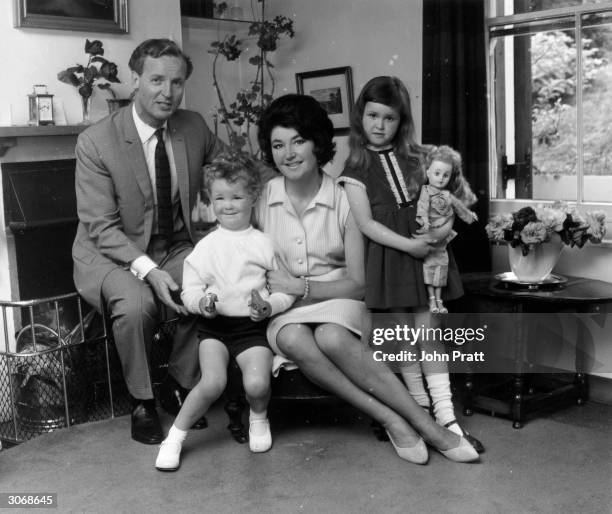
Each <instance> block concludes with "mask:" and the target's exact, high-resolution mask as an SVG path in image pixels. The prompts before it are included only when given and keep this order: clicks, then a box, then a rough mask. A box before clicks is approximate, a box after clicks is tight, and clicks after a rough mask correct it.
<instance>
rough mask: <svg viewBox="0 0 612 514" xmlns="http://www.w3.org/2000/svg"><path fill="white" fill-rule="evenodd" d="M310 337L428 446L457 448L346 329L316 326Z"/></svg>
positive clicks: (453, 437) (451, 437) (452, 437)
mask: <svg viewBox="0 0 612 514" xmlns="http://www.w3.org/2000/svg"><path fill="white" fill-rule="evenodd" d="M314 336H315V341H316V344H317V346H318V348H319V349H320V350H321V351H322V353H324V354H325V356H326V357H327V358H328V359H329V360H331V361H332V362H333V363H334V364H336V365H337V366H338V367H339V368H340V369H341V372H343V373H344V374H346V376H347V377H349V378H350V380H352V382H353V383H354V384H356V385H357V386H358V388H361V389H363V390H366V391H368V392H370V393H371V394H372V395H373V396H375V397H376V398H378V399H379V400H380V401H381V402H382V403H383V404H384V405H385V406H388V407H389V408H391V409H393V411H394V412H396V413H398V414H399V415H401V416H402V417H403V418H404V419H406V420H408V422H410V424H411V425H412V426H413V427H414V429H416V430H417V431H418V432H419V433H420V434H421V435H422V436H423V438H424V439H425V440H426V441H427V442H428V443H430V444H432V445H433V446H435V447H436V448H438V449H442V450H447V449H449V448H455V447H457V446H458V445H459V443H460V439H459V437H458V436H457V435H456V434H454V433H452V432H451V431H449V430H447V429H445V428H443V427H441V426H440V425H438V424H436V423H435V422H434V421H433V420H432V419H431V417H430V416H429V414H428V413H427V412H425V411H424V410H423V409H422V408H421V407H420V406H419V405H418V404H417V403H416V402H415V401H414V399H413V398H412V396H411V394H410V392H409V391H408V390H407V389H406V387H405V386H404V384H402V382H401V381H400V380H399V379H398V378H397V377H396V376H395V374H394V373H393V372H392V371H391V370H390V369H389V368H388V367H387V365H386V364H384V363H382V362H377V361H375V360H374V359H373V358H372V355H371V353H370V352H367V351H364V349H363V347H362V345H361V342H360V341H359V340H358V339H357V338H356V337H355V336H353V335H352V334H351V332H349V331H348V330H347V329H346V328H344V327H341V326H339V325H334V324H325V325H320V326H319V327H317V329H316V331H315V334H314ZM300 367H301V366H300ZM373 417H374V416H373ZM375 419H376V418H375Z"/></svg>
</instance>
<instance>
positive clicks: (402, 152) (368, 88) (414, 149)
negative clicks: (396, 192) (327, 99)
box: [346, 76, 426, 194]
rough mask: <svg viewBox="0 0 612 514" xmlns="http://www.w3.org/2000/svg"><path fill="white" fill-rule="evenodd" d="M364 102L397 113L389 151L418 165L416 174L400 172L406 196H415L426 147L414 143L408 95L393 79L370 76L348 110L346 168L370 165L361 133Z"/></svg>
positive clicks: (362, 132) (363, 136) (363, 134)
mask: <svg viewBox="0 0 612 514" xmlns="http://www.w3.org/2000/svg"><path fill="white" fill-rule="evenodd" d="M368 102H375V103H379V104H383V105H387V106H389V107H391V108H393V109H396V110H397V111H398V113H399V116H400V122H399V126H398V129H397V132H396V134H395V137H394V138H393V141H392V145H393V151H394V152H395V153H396V154H397V155H399V156H401V157H403V158H404V159H405V160H415V161H416V162H417V163H418V166H417V169H418V170H419V172H418V173H416V174H410V175H407V174H406V172H405V170H402V173H404V175H405V176H404V179H405V180H406V183H407V185H408V189H409V191H410V193H411V194H416V192H417V191H418V189H419V187H420V186H421V185H422V184H423V182H424V181H425V168H424V166H423V163H424V156H425V153H426V148H425V147H423V146H422V145H421V144H419V143H418V142H417V140H416V136H415V128H414V119H413V117H412V108H411V105H410V95H409V93H408V90H407V89H406V86H404V84H403V83H402V81H401V80H400V79H398V78H397V77H388V76H380V77H374V78H373V79H371V80H369V81H368V82H367V83H366V85H365V86H363V89H362V90H361V93H360V94H359V97H358V98H357V101H356V102H355V105H354V106H353V109H352V110H351V133H350V135H349V148H350V154H349V157H348V159H347V161H346V166H347V167H348V168H352V169H367V168H369V167H370V165H371V162H370V156H369V154H368V152H367V151H366V147H367V145H368V138H367V137H366V134H365V131H364V130H363V121H362V120H363V113H364V111H365V106H366V104H367V103H368Z"/></svg>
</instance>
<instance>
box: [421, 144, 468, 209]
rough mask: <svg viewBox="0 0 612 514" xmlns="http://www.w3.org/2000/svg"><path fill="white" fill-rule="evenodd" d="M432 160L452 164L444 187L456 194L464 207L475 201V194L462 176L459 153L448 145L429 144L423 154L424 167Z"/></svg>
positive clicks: (427, 166) (461, 161) (426, 167)
mask: <svg viewBox="0 0 612 514" xmlns="http://www.w3.org/2000/svg"><path fill="white" fill-rule="evenodd" d="M434 161H440V162H445V163H446V164H450V165H451V166H452V169H451V177H450V180H449V181H448V184H447V186H446V189H448V190H449V191H450V192H451V193H452V194H453V195H454V196H456V197H457V198H458V199H459V200H460V201H461V203H463V204H464V205H465V206H466V207H469V206H470V205H473V204H475V203H476V195H475V194H474V192H473V191H472V188H471V187H470V184H469V183H468V181H467V180H466V179H465V177H464V176H463V160H462V159H461V154H460V153H459V152H458V151H457V150H454V149H453V148H451V147H450V146H446V145H441V146H431V147H429V151H428V152H427V155H426V156H425V169H428V168H429V166H431V164H432V163H433V162H434Z"/></svg>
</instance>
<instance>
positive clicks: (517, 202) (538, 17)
mask: <svg viewBox="0 0 612 514" xmlns="http://www.w3.org/2000/svg"><path fill="white" fill-rule="evenodd" d="M492 1H495V0H492ZM489 10H490V5H489V4H488V3H487V9H486V12H485V35H484V36H485V48H486V52H487V59H486V75H487V95H488V102H487V110H488V112H487V115H488V119H489V130H488V134H489V205H490V213H491V214H492V215H493V214H498V213H504V212H510V211H513V210H516V209H519V208H521V207H524V206H525V205H533V204H534V203H537V204H551V203H553V201H552V200H538V199H533V198H532V199H527V198H525V199H522V198H519V199H506V198H495V197H494V196H497V194H498V186H499V177H500V170H499V163H498V161H499V159H500V158H501V156H498V155H497V132H496V125H497V121H498V120H497V118H496V115H495V113H496V109H495V105H496V96H495V81H494V77H493V70H492V68H493V59H494V54H493V52H492V47H491V40H492V39H495V37H502V36H501V35H496V36H493V37H492V32H493V31H495V30H496V29H497V30H504V34H503V35H512V33H516V32H518V29H517V28H523V27H525V26H526V25H530V24H533V23H534V22H536V23H541V22H546V21H549V22H554V21H555V20H557V19H562V18H568V17H573V18H574V31H575V33H576V34H577V35H579V36H580V35H581V34H582V18H583V16H584V15H585V14H591V13H610V14H612V0H610V1H604V2H600V3H597V4H588V5H577V6H569V7H560V8H555V9H548V10H540V11H533V12H527V13H520V14H512V15H505V16H504V15H502V16H494V17H490V16H489ZM580 40H581V39H580V38H577V41H580ZM576 47H577V52H576V83H577V84H582V82H583V69H582V51H581V48H582V45H579V44H577V45H576ZM582 89H583V88H582V87H577V88H576V104H577V106H578V107H577V109H576V139H577V140H576V152H577V155H576V159H577V166H576V181H577V189H576V199H575V200H568V201H567V202H568V203H569V204H572V205H576V207H577V208H578V209H580V210H593V209H601V210H603V211H605V212H606V227H607V235H606V238H605V240H604V245H603V246H605V247H612V199H610V201H609V202H600V201H598V202H595V201H583V196H584V168H583V164H584V163H583V107H582ZM513 114H514V113H513ZM611 122H612V120H611ZM611 180H612V177H611ZM599 246H601V245H599Z"/></svg>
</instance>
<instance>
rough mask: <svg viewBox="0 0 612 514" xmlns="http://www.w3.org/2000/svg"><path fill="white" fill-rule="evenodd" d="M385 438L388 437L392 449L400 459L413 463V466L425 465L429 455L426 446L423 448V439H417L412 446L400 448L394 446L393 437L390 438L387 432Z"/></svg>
mask: <svg viewBox="0 0 612 514" xmlns="http://www.w3.org/2000/svg"><path fill="white" fill-rule="evenodd" d="M387 436H388V437H389V441H391V444H392V445H393V448H394V449H395V452H396V453H397V455H398V457H399V458H400V459H404V460H407V461H409V462H413V463H414V464H425V463H427V460H428V459H429V454H428V453H427V446H425V441H423V439H419V440H418V441H417V443H416V444H415V445H414V446H410V447H404V448H400V447H399V446H397V445H396V444H395V441H394V440H393V437H391V434H390V433H389V431H388V430H387Z"/></svg>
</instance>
